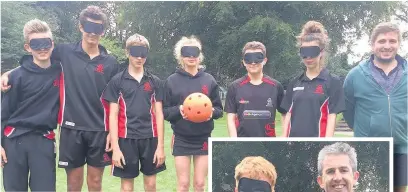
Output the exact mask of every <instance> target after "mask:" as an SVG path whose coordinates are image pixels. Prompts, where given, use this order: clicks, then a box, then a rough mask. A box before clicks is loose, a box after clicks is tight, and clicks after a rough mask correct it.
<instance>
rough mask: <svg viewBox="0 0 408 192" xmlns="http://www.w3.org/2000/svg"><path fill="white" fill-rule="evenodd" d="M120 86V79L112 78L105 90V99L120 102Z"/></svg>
mask: <svg viewBox="0 0 408 192" xmlns="http://www.w3.org/2000/svg"><path fill="white" fill-rule="evenodd" d="M119 94H120V87H119V82H118V79H115V78H112V80H111V81H109V83H108V85H107V86H106V88H105V90H104V92H103V99H105V100H106V101H108V102H110V103H118V101H119Z"/></svg>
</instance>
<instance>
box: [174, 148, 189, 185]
mask: <svg viewBox="0 0 408 192" xmlns="http://www.w3.org/2000/svg"><path fill="white" fill-rule="evenodd" d="M190 159H191V157H190V156H175V157H174V162H175V164H176V174H177V191H178V192H187V191H189V188H190V164H191V162H190Z"/></svg>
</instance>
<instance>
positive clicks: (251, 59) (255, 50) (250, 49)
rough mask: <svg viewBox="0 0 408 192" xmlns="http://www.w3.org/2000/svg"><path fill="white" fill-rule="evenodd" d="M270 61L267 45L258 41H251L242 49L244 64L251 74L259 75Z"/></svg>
mask: <svg viewBox="0 0 408 192" xmlns="http://www.w3.org/2000/svg"><path fill="white" fill-rule="evenodd" d="M267 61H268V58H266V48H265V45H264V44H262V43H261V42H258V41H251V42H248V43H246V44H245V46H244V48H242V63H243V64H244V66H245V68H246V70H247V71H248V73H250V74H259V73H262V71H263V66H264V65H265V64H266V62H267Z"/></svg>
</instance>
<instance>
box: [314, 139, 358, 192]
mask: <svg viewBox="0 0 408 192" xmlns="http://www.w3.org/2000/svg"><path fill="white" fill-rule="evenodd" d="M317 167H318V168H317V169H318V172H319V176H318V178H317V182H318V183H319V185H320V187H321V188H322V189H323V190H324V191H325V192H332V191H336V192H337V191H343V192H353V191H354V188H353V187H354V185H355V184H356V183H357V180H358V177H359V172H358V171H357V154H356V151H355V149H354V148H353V147H351V146H350V145H349V144H347V143H342V142H337V143H334V144H331V145H327V146H325V147H324V148H323V149H322V150H320V152H319V156H318V165H317Z"/></svg>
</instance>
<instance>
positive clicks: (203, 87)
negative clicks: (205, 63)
mask: <svg viewBox="0 0 408 192" xmlns="http://www.w3.org/2000/svg"><path fill="white" fill-rule="evenodd" d="M201 92H203V93H204V94H205V95H208V87H207V85H203V86H202V87H201Z"/></svg>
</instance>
